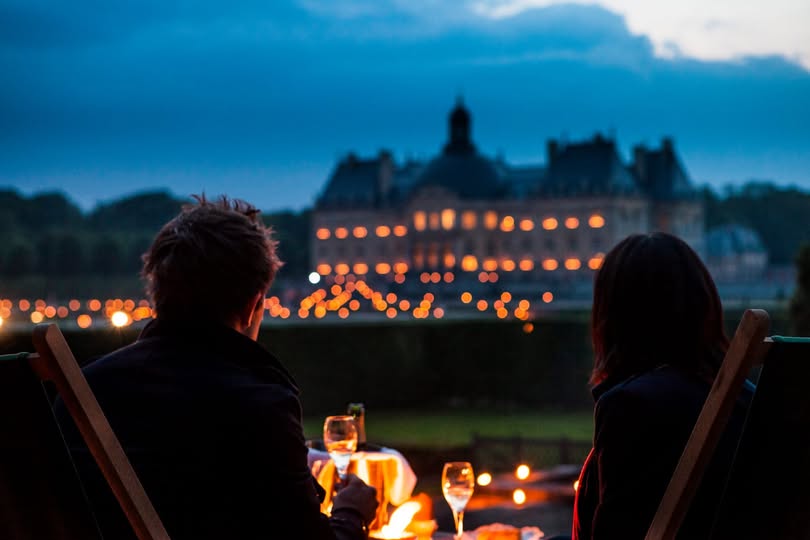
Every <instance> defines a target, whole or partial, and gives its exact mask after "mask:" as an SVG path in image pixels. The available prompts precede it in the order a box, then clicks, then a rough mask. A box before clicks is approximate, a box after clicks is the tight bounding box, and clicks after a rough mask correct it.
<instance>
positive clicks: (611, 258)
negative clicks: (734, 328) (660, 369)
mask: <svg viewBox="0 0 810 540" xmlns="http://www.w3.org/2000/svg"><path fill="white" fill-rule="evenodd" d="M591 337H592V339H593V348H594V353H595V358H594V369H593V374H592V377H591V382H593V383H598V382H601V381H603V380H604V379H607V378H611V379H614V380H622V379H624V378H627V377H629V376H631V375H635V374H638V373H643V372H645V371H648V370H650V369H653V368H655V367H657V366H660V365H664V364H668V365H670V366H672V367H676V368H679V369H681V370H682V371H685V372H687V373H692V374H695V375H697V376H699V377H702V378H705V379H707V380H712V379H714V377H715V376H716V375H717V371H718V369H719V367H720V364H721V362H722V360H723V355H724V354H725V352H726V349H727V348H728V338H727V337H726V334H725V331H724V326H723V308H722V306H721V304H720V297H719V295H718V294H717V287H715V285H714V281H713V280H712V277H711V275H710V274H709V271H708V270H707V269H706V267H705V266H704V265H703V263H702V262H701V261H700V257H698V255H697V253H695V252H694V251H693V250H692V248H690V247H689V246H688V245H687V244H686V242H684V241H683V240H681V239H679V238H677V237H675V236H672V235H670V234H665V233H652V234H634V235H631V236H629V237H627V238H625V239H624V240H622V241H621V242H620V243H619V244H618V245H617V246H616V247H614V248H613V249H612V250H611V251H610V253H608V254H607V256H606V257H605V260H604V263H603V264H602V267H601V268H600V269H599V272H598V273H597V274H596V279H595V282H594V291H593V311H592V312H591Z"/></svg>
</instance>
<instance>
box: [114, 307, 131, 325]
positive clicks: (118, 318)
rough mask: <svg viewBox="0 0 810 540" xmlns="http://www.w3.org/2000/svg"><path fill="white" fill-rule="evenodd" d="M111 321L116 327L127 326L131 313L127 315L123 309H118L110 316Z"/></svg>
mask: <svg viewBox="0 0 810 540" xmlns="http://www.w3.org/2000/svg"><path fill="white" fill-rule="evenodd" d="M110 322H111V323H112V324H113V326H115V327H116V328H121V327H122V326H126V325H128V324H129V315H127V314H126V313H124V312H123V311H116V312H115V313H113V314H112V316H111V317H110Z"/></svg>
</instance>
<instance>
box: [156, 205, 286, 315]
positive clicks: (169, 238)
mask: <svg viewBox="0 0 810 540" xmlns="http://www.w3.org/2000/svg"><path fill="white" fill-rule="evenodd" d="M194 199H195V200H196V202H195V203H193V204H188V205H185V206H184V207H183V209H182V211H181V212H180V214H179V215H178V216H177V217H175V218H174V219H172V220H171V221H169V222H168V223H167V224H166V225H164V226H163V228H162V229H161V230H160V232H158V234H157V236H156V237H155V239H154V241H153V242H152V245H151V246H150V248H149V250H148V251H147V252H146V253H145V254H144V255H143V261H144V265H143V271H142V273H141V275H142V276H143V278H144V279H145V280H146V285H147V292H148V294H149V295H150V296H151V298H152V301H153V303H154V305H155V309H156V311H157V315H158V317H161V318H164V319H167V318H168V319H183V318H190V319H192V320H195V319H196V320H200V319H204V320H216V321H218V322H231V321H232V320H233V319H234V318H235V317H237V316H238V315H239V313H240V312H242V310H243V309H244V308H245V306H246V305H247V304H248V303H249V302H251V301H252V299H253V298H254V297H255V295H256V294H257V293H260V292H261V293H265V292H266V291H267V289H268V288H269V287H270V284H271V283H272V282H273V279H274V278H275V276H276V272H277V271H278V269H279V267H280V266H281V264H282V263H281V261H279V259H278V257H277V256H276V242H275V241H273V240H272V238H271V233H272V231H271V229H270V228H269V227H266V226H265V225H264V223H262V221H261V219H260V216H259V210H257V209H256V208H255V207H254V206H252V205H250V204H248V203H246V202H245V201H241V200H236V199H234V200H230V199H228V198H227V197H225V196H221V197H219V198H217V199H216V200H213V201H209V200H207V199H206V198H205V195H200V196H196V195H195V196H194Z"/></svg>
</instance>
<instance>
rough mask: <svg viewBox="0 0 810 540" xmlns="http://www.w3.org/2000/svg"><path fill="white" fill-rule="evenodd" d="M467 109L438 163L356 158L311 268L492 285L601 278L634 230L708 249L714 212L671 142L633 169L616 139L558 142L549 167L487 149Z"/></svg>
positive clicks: (316, 232) (325, 215) (340, 173)
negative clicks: (495, 155)
mask: <svg viewBox="0 0 810 540" xmlns="http://www.w3.org/2000/svg"><path fill="white" fill-rule="evenodd" d="M471 123H472V122H471V116H470V113H469V111H468V110H467V109H466V108H465V106H464V105H463V104H462V103H461V101H460V100H459V102H458V103H457V105H456V106H455V108H454V109H453V110H452V111H451V113H450V115H449V121H448V140H447V142H446V144H445V145H444V148H443V150H442V152H441V154H439V155H438V156H436V157H435V158H434V159H432V160H430V161H428V162H418V161H407V162H405V163H396V162H395V160H394V158H393V157H392V155H391V154H390V153H389V152H387V151H382V152H380V154H379V155H378V156H376V157H373V158H371V159H361V158H359V157H357V156H356V155H354V154H349V155H348V156H347V157H345V158H344V159H343V160H341V161H340V162H339V163H338V164H337V166H336V167H335V169H334V171H333V172H332V174H331V176H330V177H329V179H328V181H327V183H326V186H325V188H324V189H323V191H322V193H321V194H320V195H319V197H318V199H317V202H316V205H315V208H314V210H313V217H312V225H313V228H312V234H313V237H314V239H313V241H312V244H311V245H312V248H311V250H312V251H311V260H312V262H313V265H314V266H315V268H314V270H316V271H317V272H318V273H319V274H321V275H322V276H336V275H347V274H355V275H356V276H358V277H360V276H363V277H364V279H366V280H367V281H378V282H379V281H388V282H392V283H393V282H395V283H403V282H404V281H405V279H406V276H417V277H419V278H420V280H421V281H422V282H423V283H428V282H430V281H432V282H434V283H437V282H438V281H439V280H441V281H443V282H447V283H450V282H467V281H472V282H475V281H478V282H481V283H485V282H488V281H489V282H494V281H496V280H503V281H505V282H515V283H520V282H522V283H532V282H538V281H540V282H548V281H551V282H554V281H557V282H559V281H560V280H564V281H567V282H571V281H576V280H577V279H578V278H583V279H585V278H587V280H588V281H590V279H591V274H592V272H593V271H594V270H596V269H598V268H599V266H600V265H601V263H602V259H603V257H604V254H605V253H606V252H607V251H608V250H609V249H610V248H611V247H612V246H613V245H615V244H616V243H617V242H618V241H620V240H621V239H622V238H624V237H625V236H627V235H628V234H630V233H634V232H647V231H653V230H659V231H667V232H671V233H674V234H676V235H678V236H680V237H681V238H683V239H684V240H686V241H687V242H688V243H689V244H691V245H692V246H693V247H694V248H696V249H697V251H698V252H699V253H702V251H703V236H704V208H703V202H702V199H701V197H700V196H699V193H698V192H697V190H696V189H695V188H694V186H693V184H692V183H691V181H690V180H689V177H688V175H687V173H686V171H685V169H684V167H683V166H682V164H681V163H680V160H679V159H678V156H677V155H676V152H675V149H674V146H673V142H672V140H671V139H668V138H665V139H663V141H662V143H661V146H660V147H659V148H656V149H650V148H646V147H645V146H636V147H635V148H634V152H633V161H632V163H629V164H627V163H624V162H623V161H622V159H621V158H620V156H619V154H618V152H617V149H616V144H615V142H614V141H613V140H611V139H610V138H606V137H604V136H602V135H596V136H595V137H594V138H593V139H591V140H586V141H581V142H575V143H566V142H561V141H555V140H552V141H549V142H548V143H547V148H546V153H547V155H546V163H545V164H544V165H531V166H513V165H510V164H508V163H506V162H505V161H504V160H502V159H491V158H488V157H486V156H484V155H482V154H480V153H479V152H478V150H477V149H476V146H475V144H474V143H473V140H472V136H471V135H472V134H471Z"/></svg>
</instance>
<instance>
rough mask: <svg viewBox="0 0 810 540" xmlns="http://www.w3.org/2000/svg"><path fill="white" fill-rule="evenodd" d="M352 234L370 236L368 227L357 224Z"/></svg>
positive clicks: (357, 236)
mask: <svg viewBox="0 0 810 540" xmlns="http://www.w3.org/2000/svg"><path fill="white" fill-rule="evenodd" d="M352 234H353V235H354V237H355V238H365V237H366V236H368V229H366V228H365V227H363V226H357V227H355V228H354V229H353V230H352Z"/></svg>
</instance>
